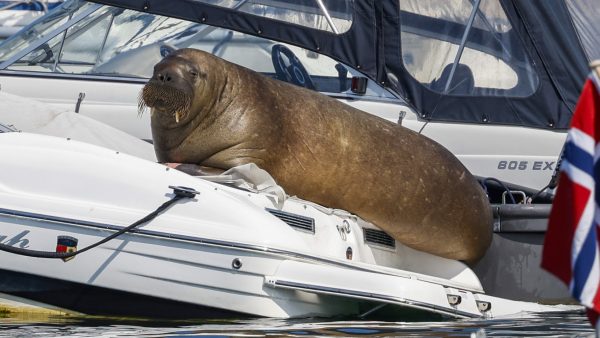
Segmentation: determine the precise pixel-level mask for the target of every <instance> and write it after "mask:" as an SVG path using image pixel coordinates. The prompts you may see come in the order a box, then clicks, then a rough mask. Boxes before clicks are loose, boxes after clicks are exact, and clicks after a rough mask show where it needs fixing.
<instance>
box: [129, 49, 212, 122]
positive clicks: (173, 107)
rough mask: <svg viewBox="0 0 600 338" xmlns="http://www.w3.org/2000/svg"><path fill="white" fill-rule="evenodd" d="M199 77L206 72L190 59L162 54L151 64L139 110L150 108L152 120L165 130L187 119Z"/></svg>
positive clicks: (141, 95)
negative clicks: (163, 56) (152, 67)
mask: <svg viewBox="0 0 600 338" xmlns="http://www.w3.org/2000/svg"><path fill="white" fill-rule="evenodd" d="M201 77H206V74H204V73H203V72H202V71H201V70H200V69H199V68H198V66H197V65H196V64H194V63H193V62H191V61H190V60H189V59H187V58H184V57H182V56H181V55H179V54H177V53H174V54H172V55H169V56H167V57H165V58H164V59H163V60H162V61H161V62H159V63H158V64H156V66H154V74H153V75H152V78H150V80H149V81H148V83H147V84H146V85H145V86H144V88H143V90H142V92H141V94H140V99H139V104H138V108H139V113H140V114H141V113H142V112H143V111H144V110H145V108H146V107H149V108H151V109H152V114H153V119H156V120H157V121H158V122H159V123H160V124H161V125H162V127H163V128H165V129H170V128H176V127H178V126H180V125H182V124H185V123H187V122H189V120H190V119H191V118H192V116H191V114H190V109H191V108H192V103H193V101H194V95H195V92H196V90H195V88H197V86H198V84H199V83H198V82H199V79H200V78H201ZM154 114H158V116H154Z"/></svg>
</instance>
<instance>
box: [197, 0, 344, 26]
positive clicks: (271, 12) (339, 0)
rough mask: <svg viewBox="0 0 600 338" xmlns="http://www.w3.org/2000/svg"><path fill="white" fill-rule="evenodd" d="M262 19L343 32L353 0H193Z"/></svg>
mask: <svg viewBox="0 0 600 338" xmlns="http://www.w3.org/2000/svg"><path fill="white" fill-rule="evenodd" d="M196 1H198V2H203V3H207V4H210V5H214V6H220V7H226V8H230V9H234V10H236V11H240V12H244V13H248V14H252V15H256V16H262V17H265V18H269V19H273V20H277V21H283V22H287V23H292V24H296V25H301V26H305V27H309V28H314V29H319V30H324V31H328V32H331V33H334V34H342V33H345V32H347V31H348V30H349V29H350V26H352V12H353V11H352V9H353V8H354V0H334V1H323V0H296V1H289V0H252V1H248V0H196Z"/></svg>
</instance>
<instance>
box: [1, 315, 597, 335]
mask: <svg viewBox="0 0 600 338" xmlns="http://www.w3.org/2000/svg"><path fill="white" fill-rule="evenodd" d="M207 336H208V337H231V336H233V337H264V336H270V337H333V336H335V337H357V336H358V337H363V336H364V337H477V338H479V337H486V336H487V337H594V332H593V330H592V328H591V326H590V325H589V323H588V322H587V318H586V317H585V315H584V314H583V313H578V312H577V313H575V312H571V313H562V314H552V315H549V314H545V315H523V316H522V317H519V318H514V317H512V318H500V319H493V320H447V321H418V322H402V321H397V322H382V321H342V320H323V319H302V320H277V319H252V320H233V321H231V320H230V321H215V320H210V321H206V320H194V321H184V322H182V321H153V320H144V319H122V318H102V317H65V316H54V317H52V316H41V317H40V316H37V317H35V316H34V317H27V316H20V317H5V318H0V337H207Z"/></svg>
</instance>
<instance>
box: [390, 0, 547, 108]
mask: <svg viewBox="0 0 600 338" xmlns="http://www.w3.org/2000/svg"><path fill="white" fill-rule="evenodd" d="M400 11H401V12H400V13H401V14H400V20H401V35H402V37H401V41H402V47H401V48H402V62H403V63H404V66H405V67H406V69H407V70H408V72H409V73H410V74H411V76H413V77H414V78H415V79H416V80H417V81H419V82H420V83H421V84H422V85H423V86H425V87H427V88H428V89H430V90H433V91H435V92H438V93H441V94H445V95H468V96H509V97H527V96H529V95H531V94H533V93H534V92H535V91H536V88H537V86H538V83H539V81H538V76H537V74H536V72H535V70H534V68H533V67H532V65H531V61H530V59H529V57H528V56H527V54H526V53H525V51H524V47H523V45H522V43H521V42H520V40H519V38H518V36H516V33H515V32H514V30H513V27H512V25H511V23H510V21H509V20H508V18H507V16H506V13H505V12H504V10H503V8H502V6H501V4H500V2H499V1H498V0H479V1H469V0H400Z"/></svg>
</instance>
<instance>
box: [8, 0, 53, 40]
mask: <svg viewBox="0 0 600 338" xmlns="http://www.w3.org/2000/svg"><path fill="white" fill-rule="evenodd" d="M63 1H64V0H10V1H0V40H3V39H6V38H8V37H9V36H11V35H13V34H15V33H16V32H18V31H19V30H20V29H21V28H23V27H25V26H27V25H29V24H30V23H31V22H33V21H34V20H35V19H37V18H39V17H40V16H42V15H45V14H46V13H48V11H49V10H52V9H54V8H55V7H57V6H58V5H60V4H61V3H62V2H63Z"/></svg>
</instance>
